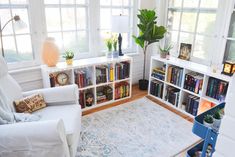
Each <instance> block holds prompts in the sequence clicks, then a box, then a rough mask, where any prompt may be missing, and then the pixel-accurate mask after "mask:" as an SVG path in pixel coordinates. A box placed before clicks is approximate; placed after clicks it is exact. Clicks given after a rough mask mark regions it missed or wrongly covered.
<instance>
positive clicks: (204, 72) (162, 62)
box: [148, 55, 231, 117]
mask: <svg viewBox="0 0 235 157" xmlns="http://www.w3.org/2000/svg"><path fill="white" fill-rule="evenodd" d="M163 66H164V67H165V77H164V79H159V78H156V77H154V76H152V72H153V69H154V68H159V67H163ZM170 66H174V67H179V68H181V69H182V70H183V72H182V77H181V78H182V79H181V80H180V83H181V86H177V85H175V84H172V83H171V82H169V81H168V79H167V77H168V75H169V74H168V67H170ZM192 72H196V73H198V74H200V75H201V76H203V84H202V89H201V91H200V92H199V93H195V92H192V91H189V90H187V89H185V88H184V83H185V75H186V74H188V73H192ZM210 77H211V78H216V79H219V80H222V81H225V82H227V83H229V82H230V80H231V77H229V76H226V75H223V74H221V71H218V70H217V72H213V71H212V69H211V67H208V66H205V65H201V64H197V63H193V62H190V61H185V60H181V59H179V58H175V57H170V59H169V60H167V59H163V58H161V57H160V56H159V55H156V56H152V57H151V63H150V73H149V88H148V95H150V96H151V97H153V98H155V99H157V100H159V101H161V102H163V103H165V104H166V105H168V106H170V107H173V108H175V109H176V110H179V111H181V112H183V113H185V114H187V115H189V116H191V117H194V116H193V115H192V114H190V113H188V112H186V110H185V109H184V108H182V103H183V102H184V101H185V99H187V98H188V96H189V95H192V96H194V97H196V98H198V99H199V106H198V110H200V109H201V110H202V111H199V112H198V113H197V114H199V113H201V112H204V111H205V106H203V105H204V104H208V103H211V104H214V105H218V104H219V103H221V102H220V101H219V100H217V99H214V98H212V97H209V96H207V94H206V92H207V87H208V81H209V78H210ZM152 81H155V82H159V83H162V84H163V92H162V93H163V94H162V97H158V96H155V95H154V94H151V82H152ZM167 87H174V88H176V89H177V90H178V91H179V99H178V105H177V106H175V105H173V104H171V103H169V102H168V101H167V100H166V93H167ZM207 102H208V103H207ZM208 109H209V108H208Z"/></svg>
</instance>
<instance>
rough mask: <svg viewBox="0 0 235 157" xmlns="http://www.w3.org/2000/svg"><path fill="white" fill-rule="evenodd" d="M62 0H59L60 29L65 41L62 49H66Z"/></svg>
mask: <svg viewBox="0 0 235 157" xmlns="http://www.w3.org/2000/svg"><path fill="white" fill-rule="evenodd" d="M61 6H62V4H61V0H59V11H60V30H61V36H62V41H63V44H62V50H63V51H64V50H65V47H64V33H63V24H62V9H61Z"/></svg>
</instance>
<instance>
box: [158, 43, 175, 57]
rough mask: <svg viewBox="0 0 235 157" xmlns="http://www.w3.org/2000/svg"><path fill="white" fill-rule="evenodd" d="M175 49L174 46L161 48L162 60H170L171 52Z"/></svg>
mask: <svg viewBox="0 0 235 157" xmlns="http://www.w3.org/2000/svg"><path fill="white" fill-rule="evenodd" d="M172 48H173V45H172V44H169V45H167V46H166V45H165V46H164V47H163V48H161V47H160V46H159V50H160V56H161V58H166V59H170V50H171V49H172Z"/></svg>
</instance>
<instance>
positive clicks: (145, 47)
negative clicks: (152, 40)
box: [143, 44, 148, 80]
mask: <svg viewBox="0 0 235 157" xmlns="http://www.w3.org/2000/svg"><path fill="white" fill-rule="evenodd" d="M147 48H148V45H147V44H146V45H145V46H144V49H143V50H144V69H143V80H145V67H146V52H147Z"/></svg>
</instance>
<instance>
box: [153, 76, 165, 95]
mask: <svg viewBox="0 0 235 157" xmlns="http://www.w3.org/2000/svg"><path fill="white" fill-rule="evenodd" d="M163 86H164V84H163V83H162V82H159V81H155V80H154V81H151V83H150V94H152V95H154V96H156V97H159V98H162V94H163Z"/></svg>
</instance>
